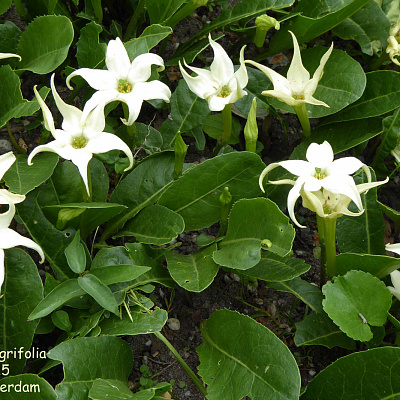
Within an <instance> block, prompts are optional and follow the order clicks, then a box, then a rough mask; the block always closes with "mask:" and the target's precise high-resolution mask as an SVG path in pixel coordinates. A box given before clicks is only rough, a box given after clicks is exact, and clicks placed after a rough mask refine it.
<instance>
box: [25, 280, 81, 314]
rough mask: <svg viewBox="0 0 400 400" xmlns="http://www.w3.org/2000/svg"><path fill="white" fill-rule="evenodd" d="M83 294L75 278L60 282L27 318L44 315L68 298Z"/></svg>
mask: <svg viewBox="0 0 400 400" xmlns="http://www.w3.org/2000/svg"><path fill="white" fill-rule="evenodd" d="M84 294H85V292H84V291H83V290H82V289H81V287H80V286H79V284H78V281H77V280H76V279H69V280H68V281H64V282H61V283H60V284H59V285H58V286H56V287H55V288H54V289H53V290H52V291H51V292H50V293H49V294H48V295H47V296H46V297H45V298H44V299H43V300H42V301H41V302H40V303H39V304H38V305H37V306H36V307H35V309H34V310H33V311H32V312H31V314H30V315H29V317H28V318H29V319H30V320H33V319H37V318H42V317H45V316H46V315H48V314H50V313H51V312H52V311H54V310H55V309H57V308H58V307H60V306H62V305H63V304H65V303H66V302H68V301H69V300H72V299H74V298H76V297H79V296H83V295H84Z"/></svg>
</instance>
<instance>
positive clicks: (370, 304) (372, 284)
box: [322, 271, 392, 342]
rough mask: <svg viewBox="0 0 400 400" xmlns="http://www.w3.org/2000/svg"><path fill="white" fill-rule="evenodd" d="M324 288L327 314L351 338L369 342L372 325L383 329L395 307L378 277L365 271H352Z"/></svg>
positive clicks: (324, 302) (324, 304) (338, 277)
mask: <svg viewBox="0 0 400 400" xmlns="http://www.w3.org/2000/svg"><path fill="white" fill-rule="evenodd" d="M333 281H334V283H332V282H328V283H326V284H325V285H324V286H323V288H322V293H323V294H324V295H325V299H324V300H323V301H322V305H323V307H324V310H325V312H326V313H327V314H328V315H329V317H330V318H331V319H332V320H333V322H334V323H335V324H336V325H338V326H339V327H340V329H341V330H342V331H343V332H345V333H346V335H347V336H349V337H351V338H353V339H355V340H361V341H362V342H367V341H369V340H371V339H372V337H373V334H372V332H371V329H370V325H371V326H382V325H383V324H384V323H385V322H386V319H387V313H388V311H389V309H390V306H391V305H392V295H391V293H390V291H389V290H388V289H387V288H386V286H385V284H384V283H383V282H382V281H380V280H379V279H378V278H376V277H374V276H372V275H370V274H368V273H366V272H362V271H350V272H348V273H347V274H346V275H345V276H337V277H335V278H333Z"/></svg>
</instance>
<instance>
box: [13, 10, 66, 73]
mask: <svg viewBox="0 0 400 400" xmlns="http://www.w3.org/2000/svg"><path fill="white" fill-rule="evenodd" d="M54 32H57V35H55V34H54ZM73 38H74V29H73V26H72V22H71V20H70V19H69V18H67V17H65V16H63V15H43V16H40V17H37V18H35V19H34V20H33V21H32V22H31V23H30V24H29V25H28V26H27V27H26V29H25V31H24V32H23V33H22V35H21V39H20V41H19V44H18V54H19V55H20V56H21V57H22V60H21V62H20V63H19V64H18V67H19V69H22V70H28V71H32V72H34V73H35V74H42V75H43V74H48V73H49V72H52V71H54V70H55V69H56V68H57V67H58V66H59V65H61V63H62V62H63V61H64V60H65V59H66V57H67V55H68V50H69V47H70V46H71V43H72V40H73Z"/></svg>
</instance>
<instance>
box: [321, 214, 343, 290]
mask: <svg viewBox="0 0 400 400" xmlns="http://www.w3.org/2000/svg"><path fill="white" fill-rule="evenodd" d="M336 220H337V218H322V217H320V216H318V215H317V225H318V235H319V242H320V244H321V282H320V285H321V286H322V285H323V284H324V283H325V281H326V276H325V268H326V275H327V278H328V279H332V277H334V276H335V275H337V273H338V271H337V266H336Z"/></svg>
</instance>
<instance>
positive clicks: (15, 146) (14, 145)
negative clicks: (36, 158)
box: [6, 121, 26, 154]
mask: <svg viewBox="0 0 400 400" xmlns="http://www.w3.org/2000/svg"><path fill="white" fill-rule="evenodd" d="M6 127H7V132H8V136H9V137H10V140H11V144H12V145H13V147H14V149H15V150H16V152H17V153H18V154H26V150H25V149H23V148H22V147H21V146H19V145H18V143H17V141H16V140H15V137H14V136H13V134H12V132H11V129H10V123H9V121H7V122H6Z"/></svg>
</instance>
